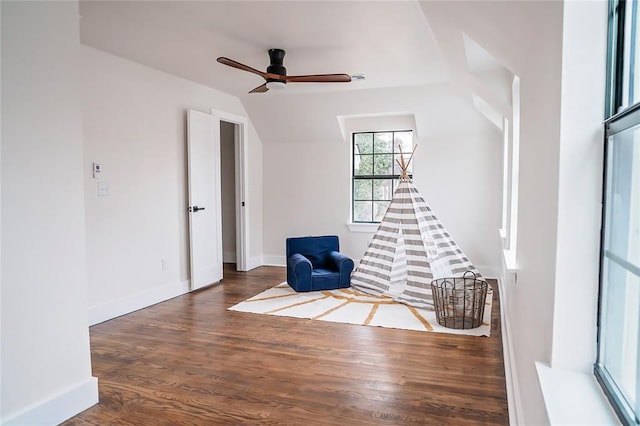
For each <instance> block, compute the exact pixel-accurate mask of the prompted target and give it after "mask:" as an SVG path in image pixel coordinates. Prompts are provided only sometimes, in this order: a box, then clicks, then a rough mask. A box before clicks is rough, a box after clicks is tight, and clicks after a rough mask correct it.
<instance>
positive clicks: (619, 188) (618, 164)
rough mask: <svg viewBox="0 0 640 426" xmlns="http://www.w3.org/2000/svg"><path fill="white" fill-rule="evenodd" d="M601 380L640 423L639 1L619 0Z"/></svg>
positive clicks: (612, 54)
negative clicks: (637, 72)
mask: <svg viewBox="0 0 640 426" xmlns="http://www.w3.org/2000/svg"><path fill="white" fill-rule="evenodd" d="M609 12H610V14H609V53H608V57H609V66H608V70H609V74H608V79H609V81H608V88H609V90H608V100H607V115H608V116H609V118H608V119H607V121H606V122H605V135H606V139H605V164H604V175H605V180H604V195H603V215H602V241H601V259H600V306H599V312H598V353H597V359H596V364H595V367H594V370H595V374H596V377H597V379H598V381H599V382H600V384H601V385H602V388H603V389H604V391H605V394H606V395H607V397H608V398H609V400H610V401H611V403H612V405H613V407H614V409H615V410H616V413H617V414H618V417H619V418H620V420H621V421H622V422H623V423H624V424H627V425H638V424H640V368H639V366H640V80H638V79H637V76H636V73H635V70H636V69H640V66H638V67H636V63H637V62H638V57H640V55H637V53H640V52H636V50H637V49H636V45H637V43H636V38H637V37H638V33H637V31H636V26H637V21H638V17H639V16H640V15H639V13H638V5H637V3H636V1H611V2H610V9H609Z"/></svg>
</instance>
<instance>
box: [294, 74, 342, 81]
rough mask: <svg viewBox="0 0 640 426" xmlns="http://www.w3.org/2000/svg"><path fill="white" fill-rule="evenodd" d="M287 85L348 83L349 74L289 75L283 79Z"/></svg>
mask: <svg viewBox="0 0 640 426" xmlns="http://www.w3.org/2000/svg"><path fill="white" fill-rule="evenodd" d="M284 79H285V80H287V82H288V83H349V82H350V81H351V76H350V75H349V74H315V75H290V76H286V77H284Z"/></svg>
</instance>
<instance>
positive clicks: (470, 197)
mask: <svg viewBox="0 0 640 426" xmlns="http://www.w3.org/2000/svg"><path fill="white" fill-rule="evenodd" d="M282 101H283V102H284V99H283V100H282ZM293 102H295V100H294V101H293ZM334 103H335V104H339V105H340V107H339V109H340V110H341V111H342V112H344V114H345V115H349V114H380V113H382V112H384V111H385V109H384V108H388V109H387V110H386V111H387V112H389V113H394V112H398V111H404V112H405V113H406V112H411V113H413V114H414V115H415V123H416V129H415V130H416V131H417V135H418V137H419V140H416V143H417V144H418V149H417V151H416V154H415V157H414V160H413V161H414V181H415V183H416V186H417V187H418V189H419V190H420V192H421V194H422V195H423V197H424V198H425V200H426V201H427V203H428V204H429V205H430V207H431V208H432V209H433V210H434V213H435V214H436V216H437V217H438V218H439V219H440V221H441V222H442V223H443V225H444V226H445V228H447V230H448V231H449V233H450V234H451V235H452V237H453V238H454V239H455V241H456V243H457V244H458V245H459V246H460V247H461V249H462V250H463V252H464V253H465V254H466V255H467V256H468V257H469V259H470V260H471V261H472V262H473V263H474V264H476V265H478V267H480V268H481V272H483V273H485V274H487V275H495V274H496V273H497V270H498V265H499V256H498V253H499V239H498V232H497V230H498V229H499V227H500V223H501V205H502V204H501V197H502V195H501V185H502V182H501V164H502V139H501V135H500V134H499V132H498V131H497V130H496V129H495V127H494V126H493V125H492V124H490V123H489V122H488V121H487V120H486V119H485V118H483V117H482V116H481V115H480V114H479V113H478V112H477V111H475V110H474V109H473V107H472V106H471V103H470V101H469V100H467V99H464V98H460V97H459V96H458V95H457V94H456V92H455V91H454V90H451V89H449V88H448V87H447V86H444V87H442V86H434V87H432V88H429V87H427V88H420V89H417V88H415V89H414V90H407V89H401V90H398V91H388V90H383V91H367V92H366V93H358V92H349V93H348V94H346V95H344V96H342V95H341V96H340V97H337V98H334V97H332V96H331V95H326V96H323V97H320V98H319V99H318V102H317V103H315V104H314V105H316V108H317V109H318V111H331V110H332V105H333V104H334ZM336 109H337V108H336ZM334 110H335V109H334ZM314 113H315V111H306V110H301V111H300V114H301V115H304V116H305V118H303V119H304V120H306V119H308V118H306V117H307V115H311V116H313V115H314ZM318 119H321V118H320V117H318ZM324 120H325V122H327V123H329V125H331V124H332V125H335V126H336V130H337V131H338V134H339V135H341V133H340V132H339V128H338V127H339V126H338V120H336V118H335V115H334V117H333V120H328V119H326V118H324ZM374 120H375V118H374ZM456 120H460V122H462V123H464V126H460V125H458V124H456ZM290 121H291V122H292V126H298V125H299V124H300V123H299V120H298V119H297V117H292V118H291V120H290ZM358 121H362V120H358V119H355V120H354V123H357V122H358ZM378 121H379V127H378V128H377V129H375V130H384V129H386V128H387V126H388V125H393V124H394V123H395V122H396V121H397V120H396V119H395V118H393V117H392V118H391V119H389V120H386V119H385V118H383V117H379V118H378ZM366 123H367V124H366V126H367V128H366V129H359V130H372V128H370V127H371V124H370V120H367V121H366ZM405 127H406V126H404V127H403V129H402V130H404V129H405ZM347 130H348V131H347V132H346V133H349V132H350V131H353V130H358V129H351V127H349V128H348V129H347ZM282 133H283V135H285V136H284V137H283V138H284V140H286V135H287V133H288V132H287V129H286V127H285V128H283V129H282ZM327 133H328V132H327ZM313 138H314V135H310V139H309V140H306V141H299V142H298V143H295V142H292V141H286V142H282V143H279V141H271V140H270V141H264V142H265V144H264V146H263V148H264V197H265V208H264V220H265V223H268V224H269V226H268V227H266V228H265V230H264V253H265V261H266V262H267V263H271V264H280V265H283V264H284V242H285V238H286V237H288V236H298V235H319V234H325V233H329V234H337V235H339V237H340V242H341V249H342V251H343V252H345V253H346V254H348V255H349V256H351V257H353V258H354V259H360V258H361V256H362V255H363V254H364V252H365V250H366V248H367V245H368V243H369V240H370V239H371V237H372V236H373V233H372V232H371V233H360V232H350V231H349V229H348V228H347V223H348V222H349V221H350V207H351V201H350V185H351V157H350V156H351V149H350V146H351V140H350V135H349V134H347V140H344V139H343V138H342V137H341V136H339V137H338V138H337V139H336V140H331V141H322V142H317V141H314V139H313Z"/></svg>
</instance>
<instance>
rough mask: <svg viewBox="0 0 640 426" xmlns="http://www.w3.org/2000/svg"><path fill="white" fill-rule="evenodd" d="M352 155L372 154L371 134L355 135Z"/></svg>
mask: <svg viewBox="0 0 640 426" xmlns="http://www.w3.org/2000/svg"><path fill="white" fill-rule="evenodd" d="M353 138H354V140H355V146H354V154H373V133H355V134H354V135H353Z"/></svg>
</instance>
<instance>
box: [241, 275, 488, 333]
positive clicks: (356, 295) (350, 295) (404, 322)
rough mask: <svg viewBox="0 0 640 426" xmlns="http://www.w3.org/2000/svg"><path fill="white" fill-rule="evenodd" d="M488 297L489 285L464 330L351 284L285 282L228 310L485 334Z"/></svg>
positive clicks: (359, 323)
mask: <svg viewBox="0 0 640 426" xmlns="http://www.w3.org/2000/svg"><path fill="white" fill-rule="evenodd" d="M492 300H493V291H492V290H491V286H489V289H488V291H487V299H486V302H485V309H484V317H483V319H482V324H481V325H480V327H478V328H472V329H467V330H459V329H452V328H447V327H443V326H441V325H440V324H438V322H437V320H436V313H435V311H433V310H429V309H423V308H416V307H414V306H409V305H406V304H404V303H400V302H396V301H394V300H393V299H392V298H391V297H388V296H382V295H371V294H366V293H362V292H359V291H357V290H355V289H353V288H342V289H337V290H323V291H311V292H304V293H297V292H295V291H294V290H293V289H292V288H291V287H289V285H288V284H287V283H286V282H284V283H281V284H278V285H276V286H274V287H272V288H270V289H268V290H265V291H263V292H262V293H260V294H257V295H255V296H253V297H251V298H249V299H247V300H245V301H243V302H240V303H238V304H237V305H234V306H232V307H230V308H229V310H232V311H238V312H250V313H254V314H267V315H278V316H286V317H295V318H307V319H311V320H319V321H330V322H342V323H348V324H358V325H368V326H378V327H386V328H398V329H403V330H416V331H427V332H436V333H450V334H463V335H469V336H489V335H490V333H491V307H492Z"/></svg>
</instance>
